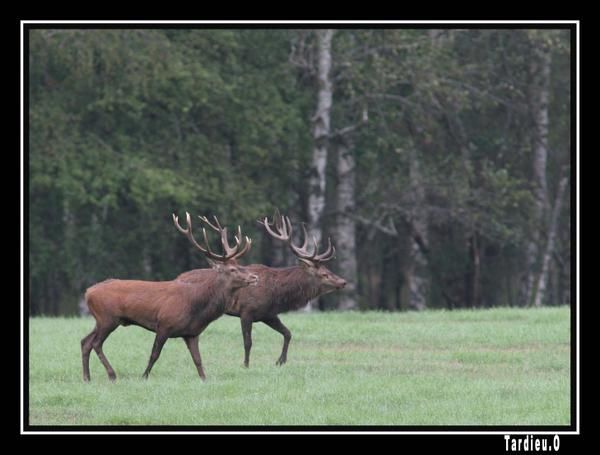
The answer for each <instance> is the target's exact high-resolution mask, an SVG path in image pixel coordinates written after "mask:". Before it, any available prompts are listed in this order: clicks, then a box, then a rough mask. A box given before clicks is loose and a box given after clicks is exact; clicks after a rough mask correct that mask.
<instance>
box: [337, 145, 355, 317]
mask: <svg viewBox="0 0 600 455" xmlns="http://www.w3.org/2000/svg"><path fill="white" fill-rule="evenodd" d="M337 158H338V159H337V176H338V186H337V209H338V216H337V220H336V228H335V250H336V262H337V266H338V270H339V274H340V275H341V276H342V277H344V278H345V279H346V281H347V282H348V284H347V285H346V287H345V288H344V289H343V290H342V291H339V300H338V308H339V309H341V310H353V309H356V308H358V301H357V296H356V282H357V279H358V266H357V262H356V222H355V221H354V219H353V218H352V217H351V216H348V215H352V214H353V213H354V191H355V187H356V175H355V172H354V166H355V162H354V155H353V154H352V147H351V146H350V147H349V146H347V145H345V144H344V143H343V141H341V142H340V145H339V146H338V157H337Z"/></svg>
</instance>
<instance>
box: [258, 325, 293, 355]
mask: <svg viewBox="0 0 600 455" xmlns="http://www.w3.org/2000/svg"><path fill="white" fill-rule="evenodd" d="M262 322H264V323H265V324H267V325H268V326H269V327H271V328H272V329H273V330H276V331H278V332H279V333H281V334H282V335H283V349H282V350H281V355H280V356H279V359H278V360H277V362H275V365H283V364H284V363H285V362H286V361H287V351H288V346H289V344H290V340H291V339H292V334H291V332H290V331H289V330H288V328H287V327H286V326H284V325H283V323H282V322H281V320H280V319H279V318H278V317H277V316H275V317H273V318H269V319H265V320H264V321H262Z"/></svg>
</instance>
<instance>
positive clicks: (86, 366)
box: [81, 327, 96, 382]
mask: <svg viewBox="0 0 600 455" xmlns="http://www.w3.org/2000/svg"><path fill="white" fill-rule="evenodd" d="M95 336H96V328H95V327H94V330H92V331H91V332H90V333H89V335H87V336H86V337H85V338H83V339H82V340H81V361H82V363H83V380H84V381H85V382H89V381H90V352H92V341H93V340H94V337H95Z"/></svg>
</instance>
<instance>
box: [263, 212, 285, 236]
mask: <svg viewBox="0 0 600 455" xmlns="http://www.w3.org/2000/svg"><path fill="white" fill-rule="evenodd" d="M262 224H263V226H264V227H265V229H266V230H267V232H268V233H269V235H271V236H272V237H275V238H276V239H279V240H283V241H287V240H288V239H289V238H290V236H289V233H288V232H287V230H286V229H285V228H282V229H278V226H277V222H276V221H274V222H273V224H274V225H275V229H277V230H278V231H279V232H274V231H273V230H272V229H271V224H270V223H269V219H268V218H267V217H265V219H264V220H263V222H262ZM281 231H283V232H281Z"/></svg>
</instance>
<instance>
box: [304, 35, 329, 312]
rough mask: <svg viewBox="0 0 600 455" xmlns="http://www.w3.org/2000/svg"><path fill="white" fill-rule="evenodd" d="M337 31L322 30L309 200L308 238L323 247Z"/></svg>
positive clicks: (312, 305)
mask: <svg viewBox="0 0 600 455" xmlns="http://www.w3.org/2000/svg"><path fill="white" fill-rule="evenodd" d="M332 37H333V30H318V31H317V41H318V68H317V78H318V87H319V91H318V96H317V111H316V112H315V115H314V117H313V139H314V143H315V145H314V149H313V159H312V166H311V172H310V178H309V196H308V216H309V220H308V221H309V223H308V225H309V229H308V234H309V236H310V237H314V238H315V239H316V240H317V244H320V243H321V238H322V228H321V218H322V215H323V210H324V209H325V167H326V165H327V148H328V136H329V132H330V114H331V103H332V98H333V84H332V81H331V76H330V74H331V39H332ZM316 303H317V302H316V301H315V300H313V301H310V302H309V303H308V305H307V306H306V310H307V311H311V310H313V309H318V306H317V304H316Z"/></svg>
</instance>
